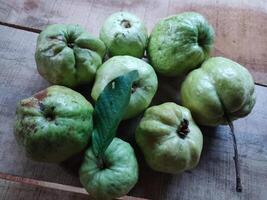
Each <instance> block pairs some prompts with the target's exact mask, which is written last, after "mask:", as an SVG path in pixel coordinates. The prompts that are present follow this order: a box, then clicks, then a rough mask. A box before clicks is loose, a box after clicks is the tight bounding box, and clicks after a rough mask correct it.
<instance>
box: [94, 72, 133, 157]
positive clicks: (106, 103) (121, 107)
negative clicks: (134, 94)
mask: <svg viewBox="0 0 267 200" xmlns="http://www.w3.org/2000/svg"><path fill="white" fill-rule="evenodd" d="M137 78H138V71H137V70H133V71H131V72H129V73H127V74H125V75H123V76H119V77H117V78H116V79H114V80H112V81H111V82H110V83H109V84H108V85H107V86H106V87H105V88H104V90H103V91H102V92H101V94H100V96H99V97H98V99H97V101H96V104H95V109H94V113H93V120H94V129H93V134H92V148H93V152H94V154H95V156H96V157H98V158H101V157H103V155H104V152H105V151H106V149H107V147H108V146H109V144H110V143H111V141H112V140H113V138H114V137H115V135H116V131H117V128H118V126H119V123H120V121H121V120H122V117H123V115H124V112H125V110H126V108H127V106H128V104H129V101H130V96H131V88H132V84H133V83H134V81H136V80H137Z"/></svg>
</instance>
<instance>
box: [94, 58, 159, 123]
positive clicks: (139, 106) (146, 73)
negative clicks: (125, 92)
mask: <svg viewBox="0 0 267 200" xmlns="http://www.w3.org/2000/svg"><path fill="white" fill-rule="evenodd" d="M132 70H137V71H138V73H139V78H138V80H136V81H135V82H134V84H133V87H132V94H131V97H130V103H129V105H128V107H127V109H126V111H125V115H124V119H129V118H132V117H135V116H136V115H138V114H140V113H141V112H142V111H143V110H145V108H147V107H148V106H149V104H150V103H151V100H152V98H153V97H154V95H155V93H156V91H157V87H158V79H157V75H156V73H155V71H154V69H153V68H152V67H151V66H150V65H149V64H147V63H146V62H145V61H143V60H141V59H138V58H135V57H131V56H114V57H112V58H110V59H109V60H107V61H106V62H105V63H104V64H103V65H102V66H101V67H100V68H99V69H98V71H97V73H96V80H95V83H94V86H93V89H92V94H91V96H92V97H93V99H94V100H97V98H98V96H99V95H100V93H101V92H102V91H103V89H104V88H105V86H106V85H107V84H108V83H109V82H111V81H112V80H113V79H115V78H117V77H118V76H121V75H124V74H126V73H128V72H130V71H132Z"/></svg>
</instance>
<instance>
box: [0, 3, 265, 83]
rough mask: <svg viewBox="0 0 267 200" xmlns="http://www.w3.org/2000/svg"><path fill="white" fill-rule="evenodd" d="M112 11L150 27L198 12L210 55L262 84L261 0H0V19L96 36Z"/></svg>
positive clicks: (34, 27) (263, 53)
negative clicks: (209, 29)
mask: <svg viewBox="0 0 267 200" xmlns="http://www.w3.org/2000/svg"><path fill="white" fill-rule="evenodd" d="M117 11H129V12H132V13H134V14H136V15H137V16H139V17H140V18H141V19H142V20H144V21H145V23H146V25H147V27H148V30H149V31H151V29H152V28H153V26H154V25H155V23H156V22H157V21H158V20H159V19H161V18H163V17H166V16H168V15H171V14H177V13H180V12H183V11H197V12H200V13H202V14H203V15H204V16H206V18H207V19H208V20H209V21H210V23H211V24H212V25H213V27H214V28H215V30H216V41H215V50H214V53H213V55H216V56H225V57H228V58H231V59H233V60H235V61H237V62H239V63H241V64H242V65H244V66H245V67H247V68H248V69H249V70H250V72H251V73H252V74H253V76H254V79H255V81H256V83H259V84H264V85H267V37H266V32H267V3H266V0H254V1H250V0H233V1H226V0H201V1H195V0H187V1H183V0H168V1H163V0H97V1H94V0H76V1H70V0H61V1H57V0H38V1H35V0H9V1H5V0H0V21H1V22H4V23H5V24H6V23H8V24H10V25H12V26H14V25H15V26H16V27H21V26H22V27H24V28H25V29H27V30H32V31H35V32H37V31H38V30H41V29H43V28H44V27H46V26H47V25H48V24H53V23H78V24H81V25H83V26H84V27H86V28H87V29H88V31H90V32H91V33H93V34H94V35H98V32H99V29H100V27H101V25H102V24H103V22H104V20H105V19H106V18H107V17H108V16H109V15H110V14H111V13H113V12H117ZM22 27H21V28H22Z"/></svg>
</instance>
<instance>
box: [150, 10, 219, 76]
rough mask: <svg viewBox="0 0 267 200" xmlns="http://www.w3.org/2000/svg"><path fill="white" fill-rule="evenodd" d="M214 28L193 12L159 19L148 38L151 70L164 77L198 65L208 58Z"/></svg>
mask: <svg viewBox="0 0 267 200" xmlns="http://www.w3.org/2000/svg"><path fill="white" fill-rule="evenodd" d="M213 41H214V31H213V28H212V26H211V25H209V23H208V22H207V21H206V19H205V18H204V17H203V16H202V15H200V14H198V13H195V12H185V13H182V14H179V15H174V16H170V17H168V18H165V19H162V20H161V21H160V22H158V23H157V24H156V25H155V27H154V29H153V30H152V33H151V35H150V38H149V43H148V58H149V60H150V62H151V65H152V66H153V67H154V69H155V70H156V71H157V72H158V73H160V74H163V75H166V76H179V75H183V74H185V73H187V72H188V71H190V70H192V69H194V68H197V67H198V66H199V65H200V64H201V63H202V62H203V61H204V60H205V59H206V58H208V56H209V53H210V51H211V50H212V47H213Z"/></svg>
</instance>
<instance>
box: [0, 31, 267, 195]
mask: <svg viewBox="0 0 267 200" xmlns="http://www.w3.org/2000/svg"><path fill="white" fill-rule="evenodd" d="M0 35H1V37H0V63H1V65H0V68H1V70H0V127H1V129H0V147H1V148H0V172H4V173H9V174H15V175H19V176H23V177H27V178H34V179H39V180H44V181H51V182H56V183H62V184H67V185H73V186H80V183H79V180H78V177H77V176H75V175H73V174H69V173H68V171H66V170H64V169H63V168H62V167H60V166H58V165H54V164H43V163H35V162H32V161H30V160H28V159H27V158H26V157H25V156H24V154H23V152H22V149H21V147H19V146H18V145H17V144H16V142H15V138H14V136H13V134H12V132H13V128H12V127H13V122H14V121H13V120H14V114H15V107H16V102H17V101H18V100H20V99H22V98H25V97H28V96H31V95H32V94H33V93H35V92H37V91H38V90H40V89H43V88H45V87H47V86H48V85H49V84H48V83H47V82H46V81H45V80H43V79H42V78H41V77H40V76H39V75H38V73H37V70H36V67H35V63H34V56H33V55H34V50H35V42H36V37H37V34H35V33H31V32H26V31H21V30H17V29H13V28H8V27H3V26H0ZM159 78H160V84H159V86H160V88H159V91H158V93H157V97H156V98H155V99H154V102H153V103H154V104H158V103H161V102H165V101H175V102H178V95H177V91H178V89H179V82H181V80H177V79H175V78H174V79H167V78H164V77H159ZM88 91H89V90H88V89H86V90H81V92H82V93H83V94H86V96H87V97H88V94H89V92H88ZM266 92H267V88H266V87H261V86H256V94H257V103H256V106H255V108H254V110H253V112H252V113H251V115H249V116H248V117H246V118H244V119H240V120H238V121H236V122H234V125H235V127H236V132H237V141H238V145H239V153H240V159H241V176H242V181H243V186H244V191H243V192H242V193H236V192H235V177H234V176H235V173H234V163H233V160H232V156H233V148H232V142H231V140H230V138H231V137H230V136H229V134H228V132H229V128H228V127H226V126H219V127H218V128H214V129H211V128H202V130H203V133H204V134H205V136H204V137H205V140H204V143H205V145H204V150H203V154H202V158H201V161H200V164H199V166H198V167H197V169H195V170H193V171H190V172H186V173H183V174H181V175H167V174H162V173H157V172H153V171H152V170H150V169H149V168H148V167H147V165H146V164H145V162H144V159H143V156H142V154H141V152H140V150H139V149H138V148H137V146H136V143H135V141H134V130H135V127H136V124H137V123H138V119H140V117H139V118H138V119H134V120H128V121H124V122H123V123H122V124H121V125H120V128H119V130H118V133H119V136H120V137H121V138H123V139H125V140H126V141H128V142H130V143H131V144H132V145H133V147H134V148H135V150H136V154H137V157H138V160H139V164H140V177H139V181H138V183H137V185H136V186H135V187H134V188H133V190H132V191H131V192H130V193H129V195H131V196H135V197H143V198H150V199H185V200H187V199H200V200H201V199H203V200H204V199H205V200H206V199H218V200H223V199H242V200H243V199H244V200H245V199H259V200H261V199H262V200H264V199H266V196H267V190H266V185H267V156H266V155H267V146H266V145H265V144H266V143H267V135H266V130H267V123H266V122H267V117H266V116H267V115H266V112H267V109H266V108H267V107H266V106H267V105H266V101H267V96H266ZM10 187H13V186H10ZM12 190H13V189H11V191H12ZM15 190H16V189H15ZM18 191H20V193H27V192H25V191H24V190H23V189H21V190H20V189H18ZM6 192H7V189H6V186H4V188H3V187H0V195H1V194H3V193H6ZM8 195H9V196H8V199H12V198H13V199H15V197H14V196H12V194H11V193H9V192H8ZM14 195H18V193H16V192H14ZM25 195H27V194H25ZM29 195H32V193H31V192H30V194H29ZM48 196H49V194H48ZM0 197H1V196H0ZM31 198H32V197H31V196H30V197H29V199H31ZM42 198H44V199H45V197H42ZM42 198H41V197H40V198H38V197H37V198H36V199H42ZM27 199H28V198H27ZM74 199H75V198H74Z"/></svg>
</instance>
